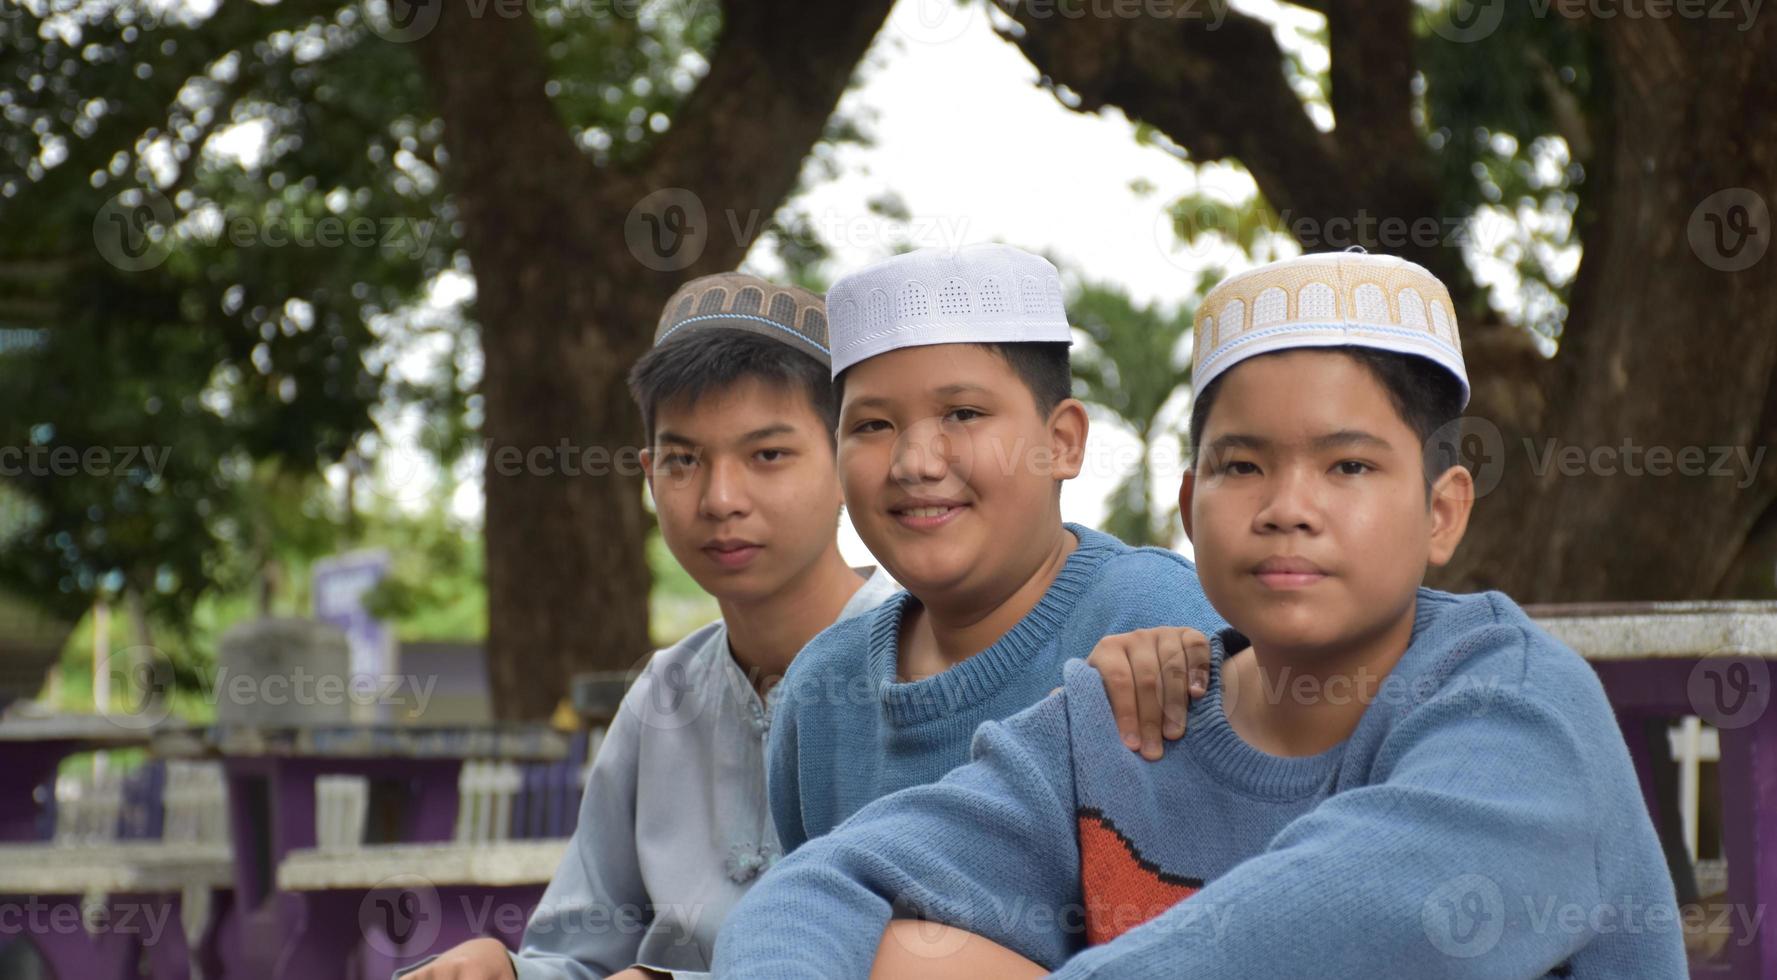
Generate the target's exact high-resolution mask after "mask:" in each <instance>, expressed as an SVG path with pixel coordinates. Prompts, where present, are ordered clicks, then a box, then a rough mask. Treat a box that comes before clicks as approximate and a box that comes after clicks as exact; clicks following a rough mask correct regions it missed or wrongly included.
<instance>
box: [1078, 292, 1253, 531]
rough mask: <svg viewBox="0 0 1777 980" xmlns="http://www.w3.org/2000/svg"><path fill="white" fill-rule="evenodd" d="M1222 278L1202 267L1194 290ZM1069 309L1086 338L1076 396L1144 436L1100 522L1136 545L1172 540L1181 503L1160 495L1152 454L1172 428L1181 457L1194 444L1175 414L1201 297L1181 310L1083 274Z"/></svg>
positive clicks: (1187, 374)
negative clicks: (1146, 302)
mask: <svg viewBox="0 0 1777 980" xmlns="http://www.w3.org/2000/svg"><path fill="white" fill-rule="evenodd" d="M1220 278H1221V272H1220V271H1219V270H1213V269H1212V270H1206V271H1204V272H1202V273H1200V274H1199V276H1198V281H1197V285H1196V288H1195V290H1194V291H1193V295H1194V296H1201V295H1202V294H1203V293H1205V292H1207V291H1208V289H1209V287H1210V286H1211V285H1212V284H1214V283H1215V282H1216V280H1218V279H1220ZM1067 311H1068V321H1069V322H1070V323H1072V324H1073V326H1074V328H1075V329H1076V330H1078V331H1079V332H1080V333H1083V334H1084V335H1085V337H1086V339H1087V341H1088V343H1085V344H1081V345H1077V346H1076V347H1075V348H1074V350H1073V351H1072V355H1071V362H1072V366H1073V375H1074V395H1075V397H1077V398H1079V399H1080V400H1082V401H1084V402H1087V403H1089V404H1091V405H1095V406H1097V407H1098V408H1100V409H1102V410H1104V411H1105V412H1108V413H1109V414H1110V415H1111V416H1112V417H1113V418H1115V419H1116V420H1117V422H1118V423H1120V424H1121V425H1123V426H1124V427H1126V428H1128V429H1129V430H1130V431H1131V432H1132V433H1134V435H1135V437H1136V439H1137V440H1139V442H1140V449H1141V455H1140V457H1139V458H1138V459H1137V460H1136V461H1135V465H1134V467H1133V468H1132V469H1131V470H1130V472H1129V473H1127V474H1125V475H1124V476H1123V478H1122V479H1121V480H1120V481H1119V482H1118V483H1117V486H1116V487H1115V489H1113V490H1112V491H1111V492H1110V495H1109V497H1108V498H1107V501H1106V509H1105V517H1104V521H1103V523H1102V524H1101V525H1100V529H1101V530H1103V531H1105V532H1106V533H1108V534H1113V535H1115V536H1117V537H1119V538H1121V539H1123V540H1124V541H1127V542H1129V543H1130V544H1132V545H1150V544H1151V545H1159V546H1160V547H1171V545H1172V541H1173V537H1174V530H1175V529H1177V528H1178V527H1179V526H1180V525H1179V519H1178V505H1177V504H1176V503H1171V504H1168V503H1165V502H1163V501H1156V500H1155V499H1154V496H1153V493H1152V484H1153V476H1154V461H1155V460H1154V457H1155V455H1156V450H1157V449H1159V441H1158V440H1160V439H1161V438H1163V437H1166V436H1167V434H1168V433H1176V434H1175V435H1173V438H1176V439H1177V440H1178V446H1177V449H1178V453H1177V455H1176V456H1175V457H1174V458H1175V459H1177V460H1180V461H1182V460H1183V459H1184V458H1185V456H1186V455H1187V453H1188V451H1189V447H1187V446H1185V445H1184V443H1185V441H1186V440H1187V439H1188V437H1187V436H1186V435H1185V434H1184V428H1185V427H1184V426H1183V425H1182V424H1179V423H1178V421H1177V419H1175V418H1173V417H1172V415H1173V414H1175V413H1177V412H1179V411H1181V410H1182V407H1183V403H1182V396H1183V394H1184V393H1185V392H1187V391H1188V390H1189V389H1190V385H1191V351H1190V345H1189V344H1188V343H1187V342H1186V339H1187V338H1188V337H1190V335H1191V326H1192V323H1193V320H1194V318H1195V316H1196V307H1195V304H1192V305H1190V306H1188V307H1184V308H1180V309H1176V310H1167V309H1163V308H1161V307H1159V306H1156V305H1152V304H1149V305H1141V304H1138V303H1136V302H1135V301H1134V300H1133V299H1131V298H1130V296H1129V294H1128V293H1126V292H1124V291H1123V290H1122V289H1121V288H1119V287H1117V286H1114V285H1111V284H1108V283H1092V282H1084V283H1081V284H1080V285H1078V286H1077V287H1075V288H1074V289H1072V290H1070V296H1069V298H1068V303H1067Z"/></svg>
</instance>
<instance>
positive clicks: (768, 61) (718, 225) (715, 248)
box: [617, 0, 892, 273]
mask: <svg viewBox="0 0 1777 980" xmlns="http://www.w3.org/2000/svg"><path fill="white" fill-rule="evenodd" d="M890 6H892V0H846V2H844V3H803V2H800V0H748V2H731V3H726V4H724V5H723V18H724V19H723V24H722V35H721V37H720V39H719V40H718V41H717V43H716V49H715V51H714V52H713V53H712V55H711V57H710V68H709V72H708V74H706V75H705V76H704V77H703V79H702V80H701V81H700V82H699V83H698V85H697V88H696V89H695V90H694V91H693V92H692V93H691V96H690V98H688V99H687V100H686V101H685V104H684V106H683V107H681V108H680V110H679V111H678V112H676V113H674V114H673V122H672V128H671V129H669V130H667V132H666V133H665V134H664V135H662V136H661V138H660V139H659V141H658V142H656V143H655V145H654V147H653V149H652V151H651V152H650V153H649V155H648V158H647V161H646V163H645V164H644V165H643V166H642V167H641V169H640V171H639V172H638V173H637V174H636V175H635V180H634V182H633V183H634V185H635V186H634V190H635V191H636V192H638V193H637V194H636V197H637V198H639V197H640V196H641V195H645V194H647V193H649V192H651V191H654V190H657V189H660V188H666V187H684V188H686V189H688V190H691V191H692V192H693V193H695V194H696V195H697V196H698V198H699V199H700V200H701V201H702V202H703V205H704V208H705V210H706V211H707V212H708V214H709V218H710V222H711V224H712V229H711V235H710V239H709V242H708V244H707V245H706V247H705V251H704V254H703V257H702V259H701V260H700V261H699V262H698V263H696V264H695V265H694V266H693V267H692V270H691V271H692V272H693V273H697V272H705V271H712V272H713V271H720V270H724V269H729V268H733V267H734V266H735V265H736V264H738V263H739V261H740V259H741V257H742V256H743V255H745V253H746V250H747V248H748V247H749V246H750V245H751V244H752V242H753V239H754V238H755V237H756V236H757V233H758V231H759V230H761V229H762V228H763V227H764V225H765V224H766V222H768V221H769V220H770V218H771V216H772V214H773V213H774V212H775V211H776V210H777V208H778V206H779V205H780V204H781V203H782V202H783V201H784V199H785V198H786V197H788V196H789V194H790V191H791V190H792V189H794V187H795V185H796V178H797V175H798V174H799V173H800V172H801V169H802V161H803V158H804V157H806V156H807V154H808V151H809V149H810V148H811V147H813V146H814V144H815V143H816V142H817V141H818V140H819V139H820V137H821V133H822V131H823V129H824V128H825V126H826V124H827V119H828V118H829V117H830V116H832V114H833V110H834V107H835V106H837V105H838V103H839V97H840V95H841V94H842V93H843V92H844V91H845V86H846V84H847V82H849V81H850V80H851V76H852V71H853V69H854V68H855V67H856V66H857V64H858V62H859V61H860V60H862V58H863V56H864V52H865V51H866V50H867V49H868V48H869V46H870V41H871V39H872V38H873V37H875V36H876V31H877V29H878V28H879V27H880V26H881V25H882V23H883V21H884V20H885V19H886V18H887V17H888V11H889V7H890ZM712 161H720V163H719V164H717V165H712ZM633 201H634V198H632V199H631V200H629V201H621V202H617V203H618V204H620V205H621V206H622V207H623V208H624V210H625V211H627V209H628V207H629V205H630V204H632V203H633ZM718 215H720V216H721V217H718Z"/></svg>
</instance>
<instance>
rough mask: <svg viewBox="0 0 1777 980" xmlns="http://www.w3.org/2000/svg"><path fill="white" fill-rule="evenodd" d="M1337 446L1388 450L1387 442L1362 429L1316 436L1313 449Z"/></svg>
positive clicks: (1344, 430) (1341, 430) (1342, 430)
mask: <svg viewBox="0 0 1777 980" xmlns="http://www.w3.org/2000/svg"><path fill="white" fill-rule="evenodd" d="M1337 446H1369V447H1373V448H1377V449H1388V448H1390V447H1389V445H1388V440H1386V439H1383V438H1382V437H1381V436H1374V435H1371V434H1370V433H1368V432H1365V431H1364V430H1362V429H1340V430H1339V431H1338V432H1329V433H1327V434H1326V435H1324V436H1316V437H1315V439H1314V448H1316V449H1332V448H1334V447H1337Z"/></svg>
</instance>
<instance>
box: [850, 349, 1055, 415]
mask: <svg viewBox="0 0 1777 980" xmlns="http://www.w3.org/2000/svg"><path fill="white" fill-rule="evenodd" d="M974 346H976V347H982V348H986V349H987V350H989V351H991V352H993V353H994V354H997V355H999V357H1000V358H1001V359H1002V360H1004V361H1005V362H1006V363H1007V364H1009V365H1011V367H1012V373H1013V374H1016V375H1018V380H1020V381H1022V382H1024V387H1026V388H1028V389H1030V394H1031V398H1033V399H1034V400H1035V401H1036V403H1037V414H1038V415H1039V416H1041V417H1043V418H1045V419H1046V418H1048V417H1049V413H1050V412H1053V411H1055V406H1057V405H1059V404H1061V403H1062V402H1063V401H1065V400H1067V399H1068V398H1070V397H1072V395H1073V384H1074V382H1073V370H1072V367H1071V365H1070V363H1069V361H1068V356H1067V352H1068V346H1069V345H1068V344H1067V343H1066V342H1064V341H1059V340H1046V341H1019V342H1007V343H991V344H976V345H974ZM850 370H851V369H850V368H846V369H845V370H844V371H841V372H839V377H838V378H836V379H834V384H833V393H834V396H835V397H836V398H837V399H838V400H840V401H844V400H845V376H846V374H847V373H848V372H850Z"/></svg>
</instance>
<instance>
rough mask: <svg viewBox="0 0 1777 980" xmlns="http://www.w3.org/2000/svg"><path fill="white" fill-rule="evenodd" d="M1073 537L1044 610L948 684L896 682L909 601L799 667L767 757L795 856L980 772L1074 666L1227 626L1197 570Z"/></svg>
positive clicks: (823, 645)
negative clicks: (866, 812)
mask: <svg viewBox="0 0 1777 980" xmlns="http://www.w3.org/2000/svg"><path fill="white" fill-rule="evenodd" d="M1067 528H1068V530H1069V531H1072V532H1073V533H1074V535H1075V536H1076V537H1077V538H1079V547H1077V548H1075V549H1074V552H1073V553H1072V554H1071V555H1069V556H1068V558H1067V562H1066V563H1065V565H1064V567H1063V568H1062V570H1061V572H1060V574H1059V575H1057V576H1056V578H1055V582H1054V583H1053V584H1052V585H1050V586H1049V590H1048V592H1046V593H1044V595H1043V598H1042V600H1041V601H1040V602H1038V603H1037V605H1036V607H1035V608H1033V609H1032V610H1031V611H1030V612H1029V613H1028V614H1026V615H1025V617H1024V618H1023V619H1021V620H1019V621H1018V623H1017V625H1015V626H1013V627H1012V628H1011V629H1010V630H1008V631H1007V632H1006V634H1005V635H1004V636H1002V637H1000V639H999V641H998V642H996V643H994V644H993V645H992V646H990V647H988V648H987V649H985V650H983V651H981V652H980V653H977V654H975V655H974V656H972V657H970V658H969V659H967V660H965V661H963V662H962V663H960V664H957V665H956V666H954V667H952V668H950V669H949V670H946V671H944V672H943V673H940V674H935V675H933V676H931V677H927V678H923V679H921V680H917V681H912V682H906V683H901V682H897V681H896V680H895V671H896V664H897V660H898V656H897V653H896V649H897V645H898V637H899V634H900V629H901V618H902V615H903V614H904V613H905V611H906V609H907V605H908V603H909V602H910V601H912V597H911V596H909V595H908V594H907V593H905V592H902V593H898V594H896V595H895V596H893V597H891V598H890V599H889V600H888V601H886V602H884V603H883V604H882V605H881V606H879V607H877V608H876V610H875V611H874V612H871V613H869V614H867V615H864V616H859V617H857V618H856V619H852V620H848V621H845V622H841V623H838V624H836V625H834V626H833V627H831V628H829V629H827V630H826V631H825V632H823V633H821V634H820V635H818V636H816V637H815V638H814V639H813V640H812V641H810V642H809V644H808V646H807V647H805V648H803V650H802V652H801V653H799V654H797V656H796V660H795V662H794V663H792V664H791V666H790V670H789V672H788V673H787V674H786V675H785V677H784V681H783V683H782V684H780V685H779V686H778V690H777V691H776V692H774V695H773V696H774V697H776V698H778V699H779V700H778V702H777V706H776V708H775V709H774V711H773V723H772V729H771V741H770V745H769V748H768V750H767V758H768V766H769V772H768V777H767V784H768V790H769V794H770V797H771V816H772V820H773V821H774V822H775V823H776V824H777V832H778V839H779V840H780V841H781V842H782V844H783V849H784V853H786V854H788V853H790V852H791V851H794V850H795V849H796V848H797V847H799V846H801V845H802V843H803V842H805V841H807V840H809V839H811V838H814V837H819V836H820V835H822V834H824V833H826V832H827V831H829V830H831V829H833V828H834V827H836V826H838V825H839V823H840V822H841V821H843V820H844V819H845V818H846V817H849V816H851V815H852V814H853V813H855V812H856V811H857V810H858V809H859V808H860V807H862V806H863V805H864V804H866V803H869V802H870V801H871V800H874V799H876V798H877V797H879V796H884V795H887V794H889V793H892V792H894V791H895V790H898V789H904V788H906V787H908V786H918V785H920V784H922V783H930V782H935V781H937V780H938V779H939V778H940V777H941V776H943V775H944V774H945V773H947V772H949V771H950V770H952V769H954V768H956V767H957V766H960V765H962V764H963V763H965V762H967V761H969V739H970V738H971V737H972V736H973V735H974V732H975V729H976V728H977V727H978V726H979V725H980V724H981V723H982V722H985V721H999V720H1001V719H1004V718H1009V717H1011V716H1012V715H1014V714H1016V713H1018V712H1020V711H1022V710H1024V709H1025V708H1028V707H1030V706H1031V705H1033V704H1035V703H1036V702H1037V701H1039V700H1041V699H1042V697H1043V696H1044V695H1046V694H1048V693H1049V692H1050V691H1052V690H1054V689H1055V687H1056V686H1058V685H1059V684H1060V683H1061V665H1062V663H1063V662H1064V661H1066V660H1068V659H1070V658H1074V657H1084V656H1086V655H1087V654H1089V653H1091V652H1092V647H1093V646H1094V645H1095V644H1097V642H1098V641H1099V639H1100V638H1102V637H1104V636H1106V635H1109V634H1113V633H1125V632H1128V631H1130V630H1137V629H1145V628H1148V627H1154V626H1191V627H1195V628H1196V629H1198V630H1201V631H1202V632H1203V634H1204V635H1205V636H1209V635H1213V634H1214V633H1215V631H1216V630H1218V629H1221V628H1222V627H1223V626H1225V625H1226V624H1225V623H1223V622H1222V618H1221V617H1220V616H1218V615H1216V613H1215V610H1213V609H1212V608H1210V605H1209V600H1208V599H1206V598H1204V596H1203V589H1202V587H1201V586H1200V585H1198V583H1197V570H1196V568H1195V567H1194V566H1192V564H1191V563H1190V562H1189V561H1188V560H1186V559H1185V558H1184V557H1183V556H1181V555H1178V554H1175V553H1173V552H1171V551H1165V550H1162V549H1159V548H1131V547H1129V546H1128V545H1126V544H1124V543H1123V542H1121V541H1119V540H1117V539H1116V538H1114V537H1111V536H1110V535H1108V534H1103V533H1101V532H1098V531H1094V530H1092V529H1091V528H1086V527H1081V526H1079V525H1076V524H1069V525H1067Z"/></svg>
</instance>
